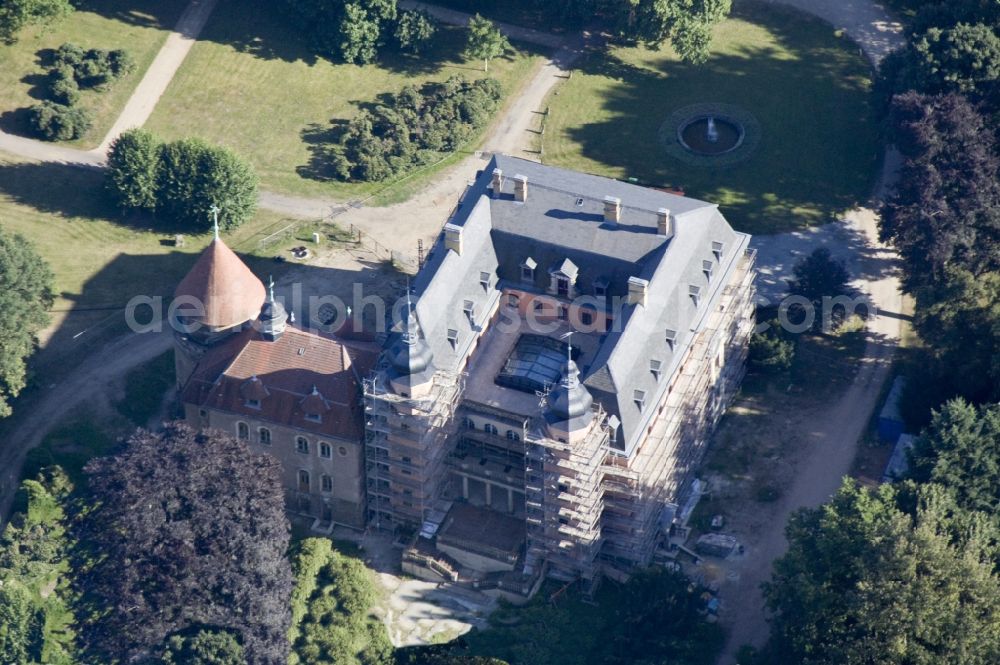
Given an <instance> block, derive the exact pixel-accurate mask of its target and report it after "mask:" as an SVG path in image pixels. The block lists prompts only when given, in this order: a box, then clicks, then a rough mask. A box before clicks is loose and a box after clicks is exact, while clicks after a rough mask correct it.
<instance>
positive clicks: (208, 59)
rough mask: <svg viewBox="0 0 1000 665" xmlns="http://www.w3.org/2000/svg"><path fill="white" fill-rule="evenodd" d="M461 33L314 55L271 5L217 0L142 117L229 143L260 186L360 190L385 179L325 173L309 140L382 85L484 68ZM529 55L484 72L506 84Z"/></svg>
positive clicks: (342, 192) (519, 75) (160, 129)
mask: <svg viewBox="0 0 1000 665" xmlns="http://www.w3.org/2000/svg"><path fill="white" fill-rule="evenodd" d="M465 34H466V33H465V30H464V29H458V28H450V27H445V26H441V27H440V29H439V31H438V34H437V35H436V36H435V38H434V45H433V47H432V48H431V49H430V50H429V51H428V52H427V53H425V54H423V55H422V56H421V57H420V58H411V57H406V56H402V55H399V54H392V53H389V52H388V50H387V53H386V54H385V56H384V57H383V58H382V59H381V61H380V62H379V63H378V64H376V65H367V66H356V65H344V64H337V65H335V64H332V63H330V62H329V61H326V60H322V59H316V58H315V57H314V56H312V55H311V51H310V49H309V46H308V43H307V42H306V41H305V39H304V38H303V37H302V35H301V34H299V33H298V32H297V31H295V30H294V29H293V28H292V27H291V26H290V25H289V22H288V20H287V17H286V16H283V15H281V14H280V13H279V11H278V10H277V9H268V8H266V7H265V6H263V5H261V6H259V7H258V9H256V10H255V11H246V10H245V9H241V6H240V5H239V3H236V2H222V3H220V4H219V6H218V7H217V8H216V10H215V12H214V13H213V14H212V17H211V19H210V20H209V23H208V25H206V26H205V30H204V31H203V32H202V35H201V40H200V41H199V42H198V43H197V44H196V45H195V46H194V48H193V49H192V50H191V53H190V54H189V55H188V58H187V60H185V62H184V64H183V66H182V67H181V69H180V71H178V72H177V75H176V76H175V78H174V80H173V82H172V83H171V85H170V87H169V88H168V89H167V92H166V94H165V95H164V96H163V98H162V99H161V100H160V103H159V104H158V106H157V107H156V111H155V112H154V113H153V116H152V118H150V121H149V122H148V123H147V124H146V127H147V128H148V129H151V130H152V131H154V132H157V133H159V134H161V135H163V136H164V137H166V138H168V139H173V138H180V137H185V136H200V137H202V138H205V139H208V140H211V141H216V142H218V143H222V144H224V145H227V146H229V147H231V148H233V149H235V150H236V151H238V152H240V153H241V154H243V155H245V156H246V157H248V158H249V159H250V160H251V161H252V162H253V164H254V166H255V167H256V168H257V172H258V173H259V174H260V176H261V179H262V185H263V187H265V188H267V189H272V190H277V191H281V192H287V193H291V194H301V195H308V196H330V197H335V198H345V199H346V198H361V197H364V196H367V195H369V194H371V193H373V192H375V191H378V190H380V189H382V188H384V187H385V185H386V183H371V184H368V183H366V184H345V183H340V182H336V181H323V180H322V179H321V178H322V176H321V175H318V174H317V173H316V172H317V171H318V169H317V168H316V166H315V165H311V164H310V161H311V157H312V156H313V152H314V150H311V148H314V146H317V145H320V144H322V143H324V142H326V141H329V139H330V135H331V132H330V130H331V125H330V121H331V119H333V120H346V119H349V118H350V117H352V116H353V115H354V114H356V113H357V112H358V110H359V108H360V107H361V106H362V105H364V104H368V103H371V102H374V101H376V99H377V98H378V96H379V95H381V94H384V93H386V92H395V91H397V90H399V89H400V88H402V87H403V86H405V85H407V84H413V83H421V82H424V81H429V80H443V79H445V78H448V77H449V76H452V75H454V74H459V75H462V76H465V77H468V78H480V77H483V76H485V74H484V73H483V71H482V67H481V66H479V63H478V62H476V63H473V62H466V61H465V60H464V58H462V57H461V54H460V52H461V50H462V48H463V46H464V40H465ZM536 61H537V59H536V58H534V57H532V56H531V55H529V54H528V53H525V52H521V51H519V52H518V53H517V54H515V55H512V56H511V57H510V58H508V59H497V60H496V61H495V62H491V63H490V75H491V76H494V77H496V78H498V79H499V80H500V81H501V82H502V83H503V85H504V88H505V89H506V90H507V91H510V90H512V89H514V88H515V87H516V86H517V84H518V83H519V82H520V81H522V80H523V79H524V78H525V77H526V75H527V74H528V72H529V71H530V70H531V68H532V66H533V65H534V64H535V62H536Z"/></svg>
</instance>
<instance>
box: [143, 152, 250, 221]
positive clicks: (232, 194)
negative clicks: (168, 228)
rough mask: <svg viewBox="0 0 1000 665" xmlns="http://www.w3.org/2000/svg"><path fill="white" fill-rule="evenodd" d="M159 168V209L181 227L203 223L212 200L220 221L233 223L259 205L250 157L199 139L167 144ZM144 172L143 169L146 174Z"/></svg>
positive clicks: (157, 187) (168, 219) (162, 215)
mask: <svg viewBox="0 0 1000 665" xmlns="http://www.w3.org/2000/svg"><path fill="white" fill-rule="evenodd" d="M159 154H160V161H159V164H158V166H157V171H156V213H157V215H158V216H159V217H161V218H164V219H165V220H166V221H167V222H168V223H170V224H172V225H177V226H179V227H182V228H193V229H199V230H200V229H205V228H207V227H208V225H209V224H210V223H211V213H210V210H211V208H212V206H218V207H219V208H220V209H221V212H220V213H219V224H220V225H221V226H222V227H223V228H225V229H233V228H236V227H237V226H239V225H240V224H242V223H243V222H245V221H247V220H248V219H250V218H251V217H253V215H254V212H256V210H257V184H258V182H259V179H258V178H257V174H256V173H255V172H254V170H253V167H252V166H251V165H250V163H249V162H247V161H246V160H244V159H243V158H241V157H240V156H238V155H237V154H236V153H234V152H233V151H231V150H229V149H228V148H224V147H222V146H216V145H211V144H209V143H206V142H205V141H202V140H201V139H182V140H180V141H174V142H172V143H167V144H165V145H164V146H163V147H162V148H161V150H160V152H159ZM144 174H145V172H144V171H143V173H142V175H143V177H144Z"/></svg>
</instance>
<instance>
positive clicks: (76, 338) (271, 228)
mask: <svg viewBox="0 0 1000 665" xmlns="http://www.w3.org/2000/svg"><path fill="white" fill-rule="evenodd" d="M103 182H104V179H103V175H102V174H101V173H100V172H98V171H91V170H87V169H81V168H76V167H69V166H64V165H59V164H38V163H34V162H25V161H15V160H13V159H11V158H4V157H0V227H2V228H3V229H4V231H6V232H16V233H21V234H23V235H25V236H26V237H28V238H29V239H31V240H32V241H33V242H34V243H35V246H36V247H37V249H38V251H39V253H40V254H41V255H42V257H43V258H45V260H46V261H48V263H49V265H50V266H51V267H52V269H53V271H54V272H55V278H56V293H57V298H56V302H55V304H54V307H53V315H52V325H51V326H50V328H49V329H48V330H47V331H45V333H44V334H43V336H42V342H43V345H44V348H43V349H42V351H40V353H39V354H38V356H37V358H36V361H35V362H34V363H33V364H34V365H36V367H45V366H53V367H56V368H58V367H63V366H66V365H67V360H68V359H75V358H78V357H80V356H81V355H82V353H83V352H85V351H86V350H87V349H88V348H89V347H90V345H92V344H94V343H96V342H98V341H101V340H103V339H106V338H107V337H108V336H109V335H110V334H113V333H114V332H117V331H120V330H121V329H122V328H123V326H124V317H123V316H122V310H123V308H124V306H125V304H126V303H127V302H128V300H129V299H130V298H131V297H132V296H135V295H138V294H145V295H151V296H156V295H163V296H169V295H170V294H172V293H173V290H174V287H175V286H176V285H177V283H178V282H179V281H180V279H181V278H182V277H183V276H184V274H185V273H186V272H187V271H188V269H189V268H190V267H191V265H192V264H193V262H194V260H195V255H196V254H197V253H198V252H200V251H201V250H202V249H203V248H204V247H205V245H206V244H207V243H208V242H209V240H210V235H209V234H208V233H205V234H203V235H201V236H188V237H186V241H185V244H184V246H183V247H176V246H175V245H174V236H173V235H171V234H169V233H163V232H159V231H156V230H154V229H152V228H151V223H152V222H153V220H151V219H149V218H144V217H132V218H124V219H123V218H122V217H121V216H120V214H119V213H118V212H117V210H116V209H115V207H114V206H113V205H111V204H110V202H109V201H108V199H107V197H106V195H105V194H104V191H103ZM292 223H301V222H293V221H292V220H288V219H285V218H283V217H281V216H278V215H276V214H274V213H268V212H265V211H262V212H259V213H258V215H257V216H256V217H255V218H254V219H253V220H252V221H251V222H249V223H247V224H246V225H244V226H243V227H241V228H240V229H238V230H236V231H235V232H233V233H232V234H227V236H226V237H225V240H226V242H227V243H228V244H229V245H230V246H231V247H232V248H233V249H234V250H236V251H237V252H239V253H241V254H243V255H244V257H245V258H246V259H247V260H248V261H249V262H250V265H251V267H252V268H254V269H255V271H256V272H257V274H259V275H266V274H267V273H269V272H273V273H274V274H275V275H276V276H277V275H278V274H279V273H280V272H281V267H280V266H278V265H277V264H275V263H274V262H273V261H270V260H268V257H270V256H272V255H274V254H275V253H276V252H275V248H274V247H273V246H271V245H266V246H262V244H261V241H262V240H264V239H265V238H266V237H267V236H269V235H271V234H273V233H274V232H276V231H278V230H280V229H283V228H285V227H288V226H289V224H292ZM206 227H207V223H206ZM289 241H291V239H289Z"/></svg>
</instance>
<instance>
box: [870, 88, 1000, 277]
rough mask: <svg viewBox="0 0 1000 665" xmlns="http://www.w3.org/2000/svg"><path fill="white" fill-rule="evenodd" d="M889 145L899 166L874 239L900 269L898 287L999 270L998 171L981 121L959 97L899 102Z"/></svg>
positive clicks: (912, 98)
mask: <svg viewBox="0 0 1000 665" xmlns="http://www.w3.org/2000/svg"><path fill="white" fill-rule="evenodd" d="M892 126H893V133H894V140H895V143H896V145H897V146H898V147H899V149H900V151H901V152H902V153H903V156H904V158H905V162H904V164H903V167H902V169H901V172H900V177H899V180H898V183H897V185H896V187H895V188H894V190H893V192H892V194H891V195H890V197H889V198H888V200H887V201H886V203H885V204H884V205H883V207H882V216H881V222H880V233H881V237H882V240H883V241H891V242H892V243H893V244H894V245H895V246H896V248H897V249H898V250H899V253H900V256H901V257H902V259H903V263H904V272H903V284H904V287H905V288H906V289H907V290H908V291H910V292H911V293H912V292H914V291H915V290H916V289H918V288H920V287H921V286H927V285H931V284H935V283H939V282H941V281H942V280H943V279H944V273H945V270H946V267H952V268H959V269H962V270H966V271H968V272H970V273H971V274H972V275H973V276H975V277H978V276H981V275H983V274H985V273H987V272H995V271H997V270H1000V180H998V178H997V173H998V171H1000V161H998V159H997V156H996V152H995V145H994V141H993V139H992V134H991V131H990V129H989V128H988V127H987V125H986V122H985V119H984V118H983V116H982V115H980V114H979V113H978V112H977V111H976V110H975V108H973V107H972V105H971V104H970V103H969V102H968V100H966V99H965V98H964V97H961V96H959V95H955V94H950V95H943V96H936V97H933V96H927V95H921V94H916V93H908V94H905V95H900V96H898V97H897V98H896V100H895V102H894V104H893V111H892Z"/></svg>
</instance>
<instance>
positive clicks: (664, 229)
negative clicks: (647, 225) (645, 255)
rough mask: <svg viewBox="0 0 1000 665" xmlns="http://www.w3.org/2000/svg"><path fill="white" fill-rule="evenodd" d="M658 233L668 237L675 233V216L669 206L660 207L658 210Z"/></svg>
mask: <svg viewBox="0 0 1000 665" xmlns="http://www.w3.org/2000/svg"><path fill="white" fill-rule="evenodd" d="M656 234H657V235H661V236H666V237H668V238H669V237H670V236H672V235H674V218H673V216H672V215H671V214H670V209H669V208H660V209H659V210H657V211H656Z"/></svg>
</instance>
